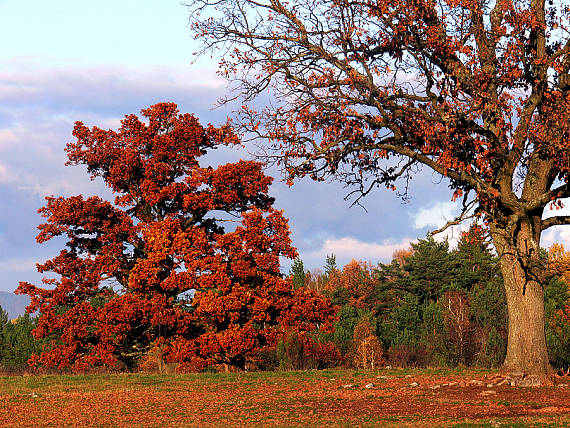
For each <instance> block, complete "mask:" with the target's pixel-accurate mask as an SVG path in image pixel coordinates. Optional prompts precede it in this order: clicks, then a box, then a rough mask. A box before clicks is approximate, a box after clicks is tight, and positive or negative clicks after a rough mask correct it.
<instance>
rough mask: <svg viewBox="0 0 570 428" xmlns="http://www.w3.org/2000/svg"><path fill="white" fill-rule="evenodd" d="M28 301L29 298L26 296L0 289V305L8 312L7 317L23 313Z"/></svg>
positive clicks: (14, 316) (15, 316)
mask: <svg viewBox="0 0 570 428" xmlns="http://www.w3.org/2000/svg"><path fill="white" fill-rule="evenodd" d="M29 303H30V298H29V297H28V296H21V295H18V294H14V293H9V292H7V291H0V306H1V307H2V309H4V310H5V311H6V312H8V317H9V318H11V319H12V318H17V317H18V316H19V315H23V314H24V313H25V312H26V306H28V304H29Z"/></svg>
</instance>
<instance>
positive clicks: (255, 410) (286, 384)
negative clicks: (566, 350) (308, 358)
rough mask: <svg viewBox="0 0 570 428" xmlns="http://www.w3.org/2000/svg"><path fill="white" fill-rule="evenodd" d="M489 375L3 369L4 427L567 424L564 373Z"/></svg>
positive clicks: (568, 392)
mask: <svg viewBox="0 0 570 428" xmlns="http://www.w3.org/2000/svg"><path fill="white" fill-rule="evenodd" d="M493 376H494V373H493V372H490V371H473V370H464V371H462V370H455V371H450V370H427V369H425V370H420V369H418V370H380V371H353V370H324V371H306V372H258V373H203V374H185V375H152V374H117V375H109V374H107V375H60V376H56V375H50V376H5V377H0V426H2V427H24V426H26V427H28V426H29V427H42V426H55V427H60V426H70V427H71V426H73V427H75V426H81V427H83V426H97V427H112V426H136V427H139V426H142V427H165V426H196V427H202V426H260V427H261V426H341V427H353V426H381V427H384V426H386V427H400V426H456V427H468V426H484V427H495V426H505V427H506V426H511V427H527V426H536V427H545V426H550V427H559V426H570V387H568V386H564V385H565V384H564V383H562V382H564V381H565V380H568V381H570V379H568V378H561V380H560V382H558V383H559V384H558V385H556V386H551V387H540V388H516V387H511V386H507V385H501V386H497V385H492V386H489V385H490V384H489V383H488V382H490V380H489V379H492V378H493ZM370 383H371V384H373V386H372V387H370V385H368V384H370ZM561 383H562V384H561ZM416 384H417V385H416ZM366 385H368V388H367V387H366ZM489 391H492V392H489Z"/></svg>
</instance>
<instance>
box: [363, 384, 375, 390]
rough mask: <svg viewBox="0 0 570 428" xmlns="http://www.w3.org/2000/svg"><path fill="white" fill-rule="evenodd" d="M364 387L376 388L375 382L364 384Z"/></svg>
mask: <svg viewBox="0 0 570 428" xmlns="http://www.w3.org/2000/svg"><path fill="white" fill-rule="evenodd" d="M364 388H366V389H371V388H374V384H373V383H367V384H366V385H364Z"/></svg>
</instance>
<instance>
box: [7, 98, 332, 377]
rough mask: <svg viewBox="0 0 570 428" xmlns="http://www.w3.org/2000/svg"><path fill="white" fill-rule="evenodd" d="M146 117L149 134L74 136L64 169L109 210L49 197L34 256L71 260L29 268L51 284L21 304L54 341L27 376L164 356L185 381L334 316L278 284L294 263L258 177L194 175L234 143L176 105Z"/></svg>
mask: <svg viewBox="0 0 570 428" xmlns="http://www.w3.org/2000/svg"><path fill="white" fill-rule="evenodd" d="M142 114H143V116H144V117H146V119H147V120H148V123H145V122H143V121H141V120H140V119H139V118H138V117H137V116H135V115H129V116H126V117H125V119H124V120H123V121H122V125H121V127H120V129H119V130H118V131H112V130H109V131H105V130H102V129H99V128H97V127H94V128H92V129H88V128H87V127H85V126H84V125H83V123H81V122H77V123H76V124H75V128H74V131H73V135H74V136H75V137H76V142H75V143H70V144H68V145H67V149H66V151H67V153H68V157H69V162H68V163H69V164H74V165H85V166H87V169H88V171H89V172H90V173H91V175H92V178H95V177H100V178H102V179H103V181H104V183H105V184H106V185H107V186H108V187H109V188H110V189H111V190H112V191H113V192H114V194H115V195H116V198H115V201H114V204H112V203H110V202H108V201H105V200H103V199H101V198H99V197H96V196H94V197H89V198H84V197H82V196H73V197H68V198H63V197H58V198H55V197H50V198H47V204H46V206H45V207H43V208H42V209H40V210H39V212H40V213H41V214H42V215H43V216H44V217H45V218H46V222H45V223H44V224H42V225H40V226H39V230H40V233H39V235H38V237H37V240H38V242H40V243H41V242H45V241H48V240H50V239H53V238H56V237H64V238H66V239H67V248H66V249H64V250H62V251H61V253H60V254H59V255H57V256H56V257H54V258H53V259H51V260H48V261H47V262H45V263H44V264H41V265H38V270H39V271H40V272H52V273H54V274H56V277H55V278H51V279H44V283H45V284H46V286H47V287H45V288H40V287H36V286H35V285H32V284H29V283H20V286H19V288H18V290H17V292H18V293H25V294H28V295H30V296H31V299H32V300H31V305H30V306H29V308H28V310H29V311H30V312H33V311H39V312H40V314H41V317H40V319H39V321H38V325H37V328H36V330H35V332H34V334H35V335H36V336H37V337H50V338H52V341H51V343H50V345H49V346H48V347H47V348H46V349H45V350H44V351H43V352H42V353H41V355H36V356H34V357H33V358H32V363H33V364H35V365H45V366H57V367H66V366H72V368H73V369H77V370H81V369H85V368H87V367H90V366H96V365H114V364H116V363H118V362H122V363H124V364H127V365H134V364H136V362H137V360H138V359H139V358H140V356H142V355H144V354H146V353H147V352H149V350H150V349H152V348H153V347H157V345H160V349H161V354H162V355H164V356H165V358H166V359H167V360H169V361H173V362H178V363H182V364H184V365H187V366H188V367H190V368H193V369H202V368H204V367H207V366H212V365H217V364H226V365H230V366H234V367H240V368H243V367H244V365H245V362H246V360H247V358H249V357H252V356H253V355H254V354H255V352H256V351H257V350H258V349H260V348H262V347H266V346H272V345H274V344H275V343H276V342H277V340H278V339H279V337H281V335H282V334H283V331H284V328H290V327H291V326H294V327H295V328H297V329H299V330H307V329H309V330H313V329H315V328H319V327H323V328H326V327H327V326H329V325H330V322H331V320H332V316H333V315H334V310H333V308H332V307H331V305H330V304H329V303H328V302H327V301H326V300H324V299H323V298H320V297H317V296H315V295H314V294H312V293H309V292H307V291H306V290H303V291H299V292H298V293H296V294H295V292H294V291H293V289H292V284H291V282H290V280H287V279H284V278H283V276H282V275H281V274H280V270H279V268H280V266H279V257H280V256H284V257H288V258H294V257H295V256H296V250H295V249H294V248H293V247H292V246H291V240H290V238H289V229H288V224H287V220H286V219H285V218H284V217H283V215H282V213H281V212H280V211H276V210H275V209H273V208H272V203H273V199H272V198H271V197H269V196H268V194H267V191H268V186H269V184H270V183H271V181H272V179H271V178H270V177H267V176H265V175H264V174H263V172H262V169H261V164H259V163H256V162H252V161H243V160H241V161H239V162H237V163H230V164H226V165H222V166H219V167H217V168H212V167H200V165H199V160H200V158H201V157H202V156H204V155H205V154H206V153H207V152H208V151H209V150H213V149H215V148H217V147H219V146H223V145H234V144H238V143H239V141H238V139H237V138H236V136H235V135H234V134H233V132H232V131H231V129H230V128H228V127H227V126H222V127H221V128H214V127H213V126H211V125H210V126H208V127H207V128H204V127H202V126H201V125H200V124H199V123H198V120H197V119H196V118H195V117H194V116H192V115H190V114H178V110H177V107H176V105H175V104H171V103H162V104H156V105H154V106H152V107H150V108H149V109H146V110H143V111H142ZM226 222H229V223H228V224H235V225H236V226H235V227H230V228H229V230H226V228H225V227H224V226H223V225H224V224H225V223H226ZM232 222H233V223H232Z"/></svg>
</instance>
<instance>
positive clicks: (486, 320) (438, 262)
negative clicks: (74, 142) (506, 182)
mask: <svg viewBox="0 0 570 428" xmlns="http://www.w3.org/2000/svg"><path fill="white" fill-rule="evenodd" d="M542 256H543V257H544V258H545V260H546V261H547V263H548V265H549V272H550V273H549V279H548V285H547V287H546V288H545V313H546V323H545V326H544V328H545V332H546V339H547V345H548V352H549V357H550V363H551V364H552V365H553V367H555V368H562V369H567V368H568V367H569V366H570V286H569V284H570V282H569V280H570V252H568V251H566V250H565V249H564V247H563V246H562V245H560V244H555V245H553V246H552V247H551V248H550V249H549V250H543V253H542ZM497 263H498V260H497V257H496V255H494V254H493V252H492V251H491V250H490V247H489V244H488V242H487V241H486V239H485V235H484V232H483V230H482V228H481V227H479V226H476V225H474V226H472V227H471V229H470V230H469V231H468V232H466V233H463V234H462V236H461V238H460V240H459V243H458V245H457V247H456V248H455V249H450V247H449V244H448V242H447V241H446V240H445V241H441V242H438V241H436V240H434V239H433V238H431V237H430V238H427V239H419V240H418V241H417V242H415V243H412V244H411V246H410V248H408V249H403V250H398V251H396V252H395V253H394V254H393V258H392V261H391V262H390V263H386V264H383V263H379V264H377V265H372V264H371V263H369V262H368V263H367V262H362V261H357V260H352V261H351V262H350V263H348V264H347V265H345V266H344V267H339V266H337V263H336V258H335V256H334V255H329V256H327V258H326V261H325V264H324V266H323V269H322V270H321V269H313V270H311V271H307V270H305V269H304V266H303V262H302V260H301V259H300V258H296V259H295V260H294V261H293V264H292V266H291V269H290V272H289V280H290V281H291V286H292V290H297V292H299V291H301V292H304V294H303V295H304V296H309V295H314V294H311V293H315V294H316V295H319V296H322V298H323V299H324V300H323V301H327V302H329V303H330V305H331V306H330V307H332V308H334V313H335V316H334V319H333V320H332V323H333V325H332V328H331V329H330V330H329V331H324V330H323V329H320V328H314V329H313V330H302V329H299V328H296V327H295V326H292V325H287V326H282V327H283V328H282V334H281V335H280V336H279V338H278V339H277V340H275V341H274V342H273V344H272V345H271V346H265V347H257V348H254V349H250V350H248V351H247V352H244V353H243V355H242V357H243V358H248V365H247V366H242V367H241V368H242V369H243V368H246V369H256V370H277V369H285V370H287V369H310V368H313V369H321V368H327V367H336V366H344V367H354V368H366V369H374V368H379V367H384V366H386V365H391V366H397V367H425V366H437V367H455V366H458V365H461V366H476V367H485V368H497V367H500V365H501V364H502V362H503V360H504V357H505V353H506V342H507V331H508V326H507V322H508V317H507V314H506V305H505V291H504V286H503V284H502V277H501V271H500V269H499V267H498V266H497ZM307 293H308V294H307ZM37 323H38V318H31V317H30V316H29V315H28V314H26V315H24V316H21V317H18V318H17V319H16V320H9V319H8V317H7V314H6V313H5V312H4V311H1V310H0V350H1V351H0V368H1V369H3V370H4V371H10V370H22V369H25V368H26V367H27V366H28V360H29V359H30V357H32V355H33V354H38V353H40V352H41V349H42V346H43V345H45V344H48V343H49V341H48V340H46V338H39V339H36V338H34V337H33V336H32V334H31V331H32V330H33V329H34V328H35V327H36V326H37ZM60 340H61V339H60ZM165 350H166V343H165V342H163V343H162V346H161V345H160V344H155V345H154V346H153V347H152V348H149V349H148V350H147V351H146V352H143V353H140V354H139V355H138V356H137V358H136V359H134V360H133V362H132V363H131V365H130V369H133V370H164V369H165V367H166V366H167V365H168V360H167V355H166V353H165ZM204 368H205V366H203V367H201V368H200V369H204ZM220 368H224V369H226V368H228V366H227V364H226V365H220V364H218V365H216V366H210V369H218V370H219V369H220Z"/></svg>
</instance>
